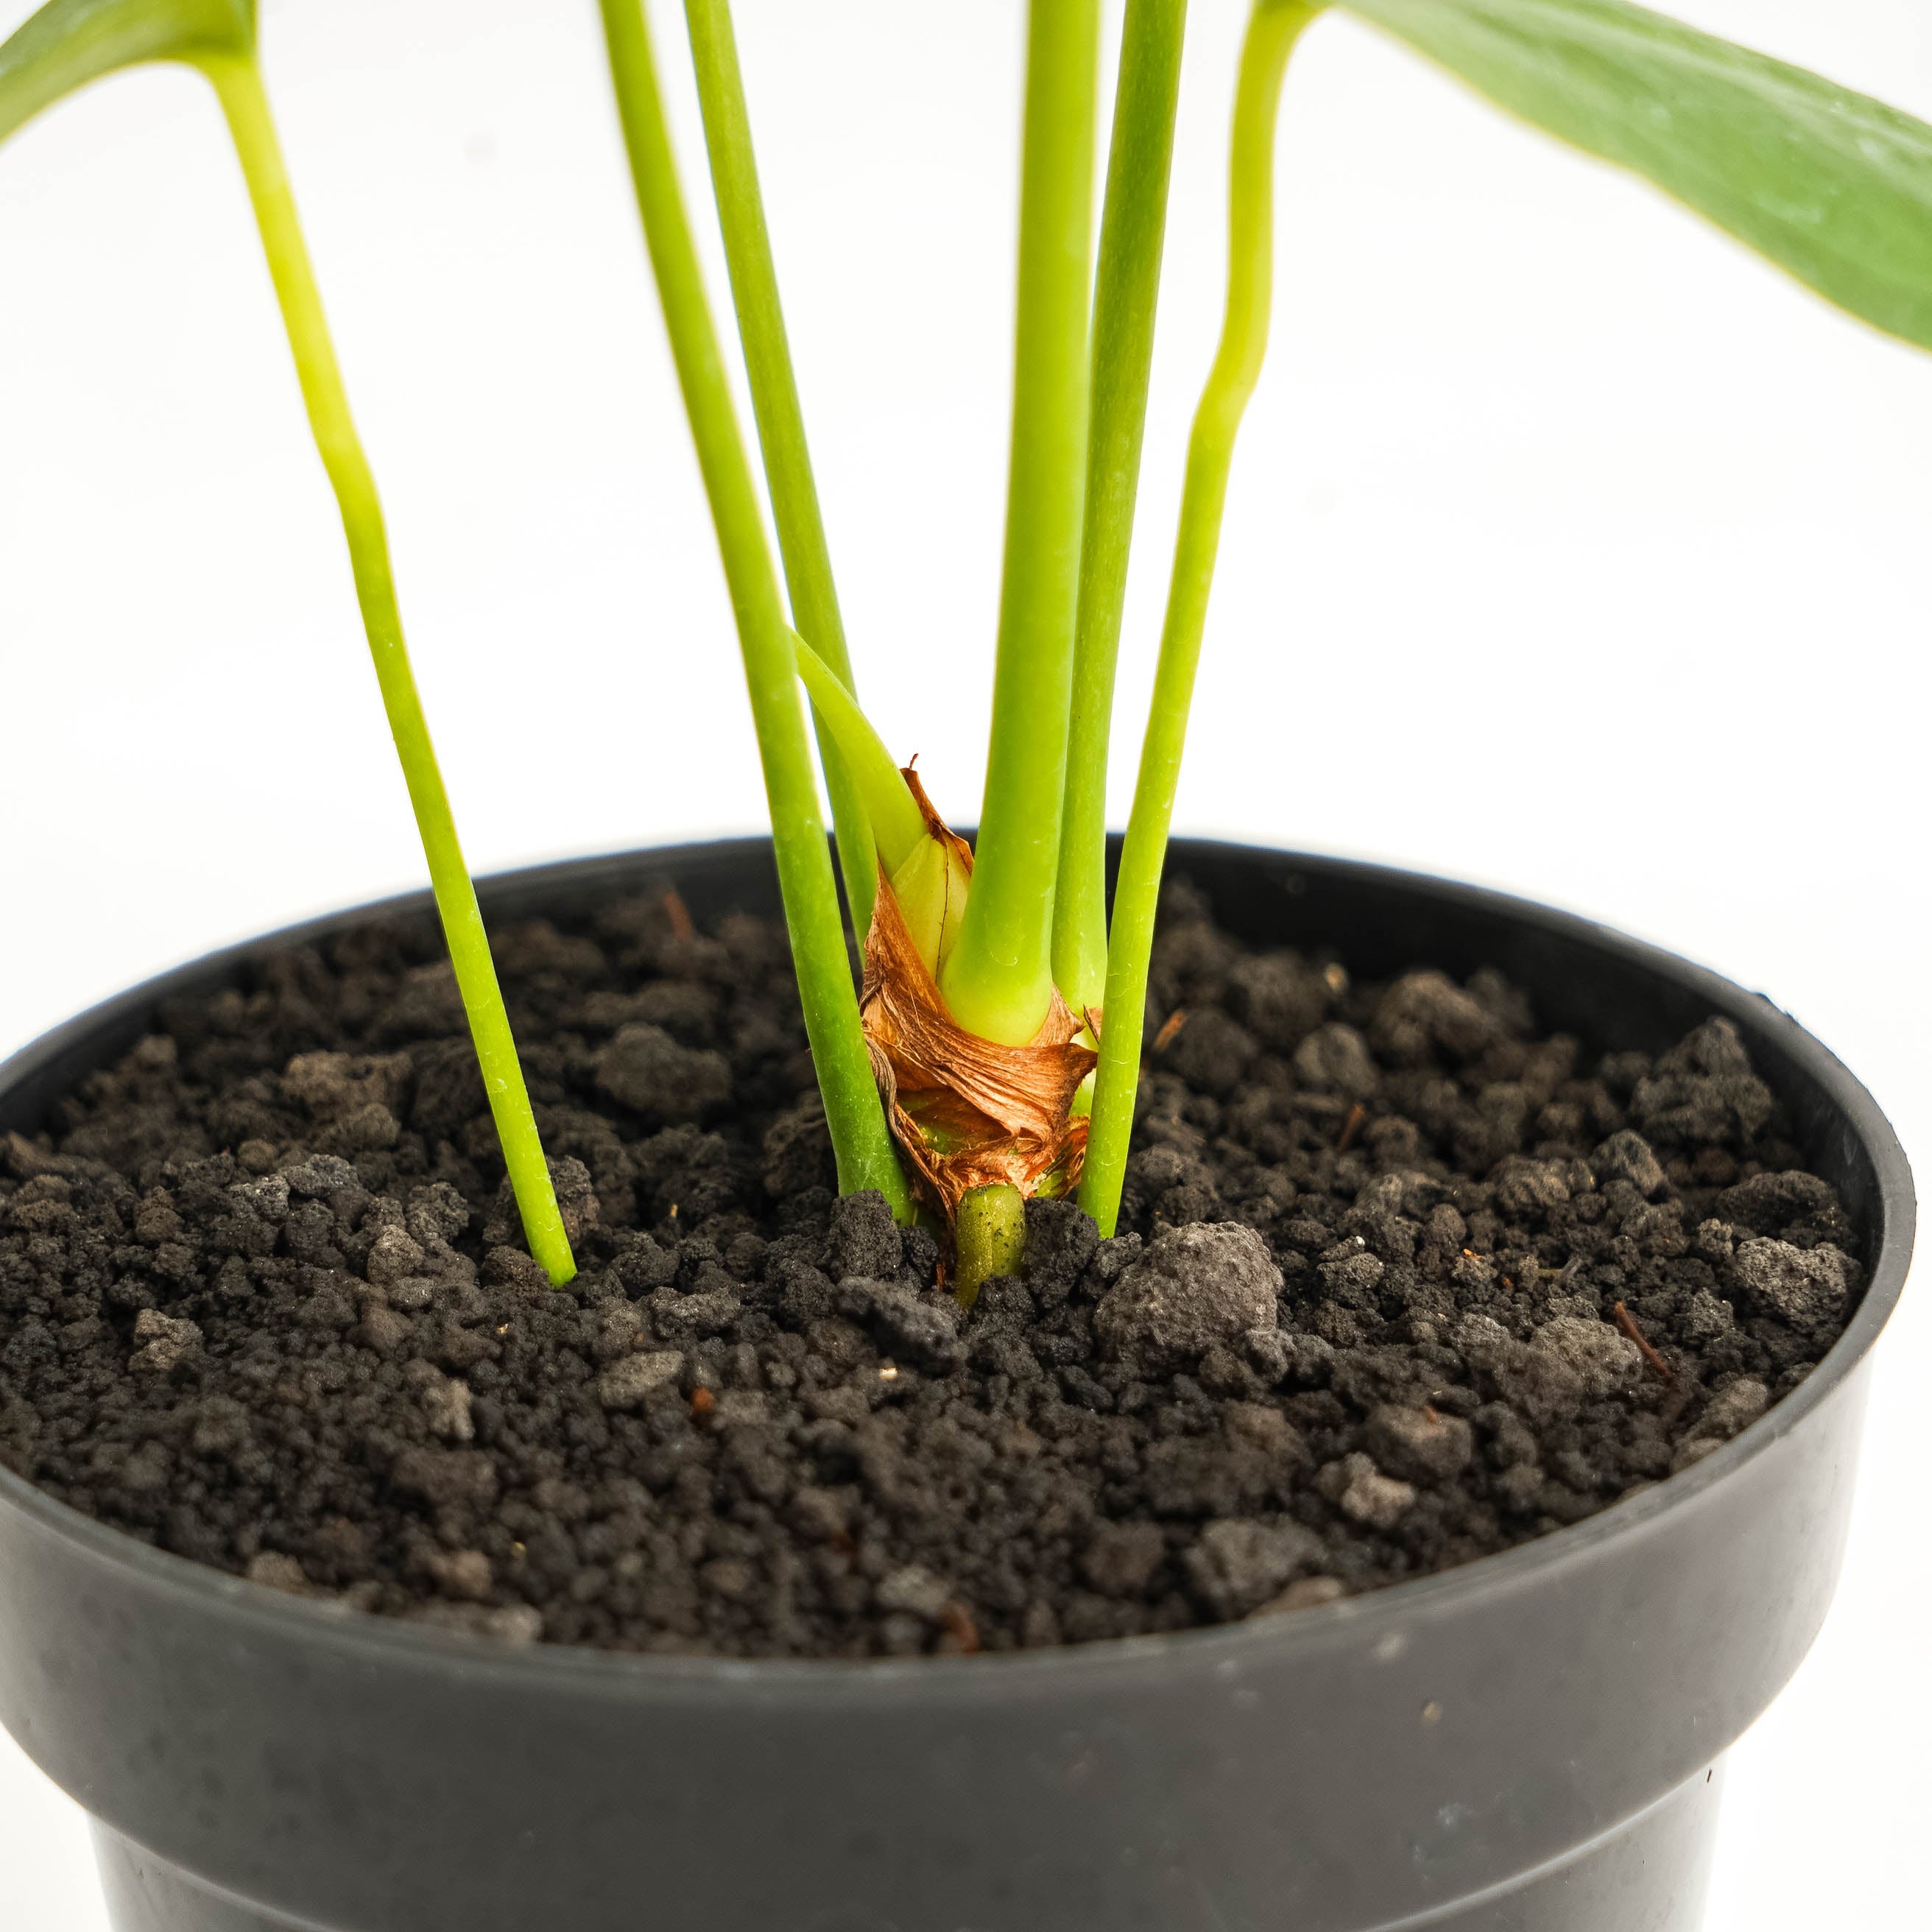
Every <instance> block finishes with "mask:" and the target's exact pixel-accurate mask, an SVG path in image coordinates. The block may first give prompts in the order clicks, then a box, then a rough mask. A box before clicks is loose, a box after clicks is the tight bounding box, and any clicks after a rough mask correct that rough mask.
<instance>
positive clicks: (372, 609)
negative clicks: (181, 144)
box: [197, 55, 577, 1288]
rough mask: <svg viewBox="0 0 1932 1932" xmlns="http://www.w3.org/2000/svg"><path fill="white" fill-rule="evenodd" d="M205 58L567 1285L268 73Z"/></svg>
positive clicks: (443, 881) (506, 1093) (443, 900)
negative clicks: (265, 83) (272, 109)
mask: <svg viewBox="0 0 1932 1932" xmlns="http://www.w3.org/2000/svg"><path fill="white" fill-rule="evenodd" d="M197 65H199V67H200V68H201V70H202V72H203V73H204V74H206V75H207V76H208V80H210V81H211V83H213V85H214V92H215V97H216V98H217V100H219V101H220V103H221V111H222V113H223V115H225V116H226V118H227V121H228V131H229V135H230V136H232V138H233V141H234V143H235V152H236V155H237V157H239V160H240V161H241V163H242V177H243V178H244V179H245V181H247V183H248V199H249V202H250V203H251V205H252V206H253V207H254V211H255V223H256V226H257V228H258V229H260V231H261V236H262V251H263V254H265V255H266V257H268V262H269V275H270V277H271V278H272V280H273V281H274V283H275V299H276V301H277V302H279V303H280V304H281V311H282V321H283V323H284V326H285V327H286V328H287V331H288V338H289V347H290V350H291V351H292V352H293V355H294V357H295V364H296V377H297V378H298V379H299V381H300V383H301V384H302V401H303V403H304V404H305V407H307V409H308V420H309V428H310V429H311V431H312V432H313V433H314V437H315V446H316V448H317V450H318V451H319V452H320V454H321V456H322V466H323V469H325V470H326V472H328V475H329V486H330V487H331V488H332V489H333V490H335V500H336V502H337V503H338V505H339V506H340V508H341V512H342V529H343V535H344V537H345V538H347V541H348V544H349V559H350V565H352V567H353V569H354V571H355V576H356V601H357V603H358V604H360V605H361V607H362V625H363V628H364V629H365V631H367V632H368V638H369V653H370V655H371V658H374V661H375V665H376V682H377V685H379V686H380V688H381V690H382V693H383V709H384V711H385V712H386V713H387V714H388V715H389V730H390V733H391V735H392V736H393V737H394V738H395V741H396V756H397V757H398V759H399V760H401V763H402V767H403V777H404V781H406V782H407V784H408V786H409V790H410V805H411V807H412V808H413V809H414V811H415V813H416V825H417V827H418V829H419V831H420V832H422V844H423V852H424V854H425V856H426V857H427V858H428V860H429V876H430V884H431V887H432V889H434V892H435V894H436V909H437V913H438V914H439V915H440V917H441V919H442V920H443V938H444V940H445V941H446V943H447V944H448V945H449V958H450V963H451V964H452V965H453V966H454V967H455V969H456V984H457V988H458V991H459V992H460V993H461V995H462V996H463V1011H464V1013H466V1015H467V1016H469V1033H470V1037H471V1039H472V1040H473V1041H474V1042H475V1046H476V1059H477V1064H478V1066H479V1067H481V1070H482V1073H483V1088H484V1092H485V1093H486V1094H487V1095H488V1097H489V1100H490V1115H491V1117H492V1118H493V1119H494V1121H496V1135H497V1138H498V1139H499V1141H500V1142H501V1143H502V1149H503V1163H504V1166H505V1167H506V1168H507V1169H508V1170H509V1175H510V1185H511V1187H512V1188H513V1189H514V1190H515V1193H516V1196H517V1211H518V1212H519V1214H520V1215H521V1216H522V1217H523V1234H524V1237H525V1238H526V1240H527V1241H529V1248H530V1253H532V1255H534V1256H535V1257H536V1259H537V1260H538V1262H539V1263H540V1264H541V1265H542V1268H543V1270H544V1273H545V1274H547V1275H548V1276H549V1277H550V1282H551V1285H552V1286H554V1287H559V1288H560V1287H561V1286H562V1285H563V1284H564V1283H565V1282H567V1281H568V1280H570V1279H571V1277H572V1276H573V1275H574V1274H576V1272H577V1264H576V1262H574V1260H573V1259H571V1253H570V1242H569V1240H568V1238H567V1237H566V1236H565V1233H564V1229H563V1217H562V1215H561V1214H559V1212H558V1211H557V1205H556V1190H555V1189H554V1188H553V1187H552V1186H551V1184H550V1168H549V1165H548V1163H547V1162H546V1161H545V1160H544V1151H543V1143H542V1142H541V1139H539V1138H538V1134H537V1124H536V1121H535V1117H534V1116H533V1115H532V1113H531V1112H530V1097H529V1093H528V1091H526V1088H525V1087H524V1085H523V1067H522V1065H521V1064H520V1062H519V1061H518V1060H517V1043H516V1040H515V1039H514V1037H513V1036H512V1035H511V1031H510V1016H509V1015H508V1013H506V1012H505V1010H504V1007H503V994H502V988H501V987H500V986H498V984H497V983H496V962H494V961H493V959H491V958H490V940H489V935H487V933H486V932H484V928H483V913H482V910H481V907H478V904H477V903H476V888H475V886H474V885H473V884H472V883H471V881H470V877H469V868H468V867H467V866H466V865H465V864H464V862H463V847H462V846H461V844H460V843H459V842H458V838H457V835H456V820H455V817H454V816H453V815H452V813H451V811H450V808H449V793H448V791H447V790H445V788H444V786H443V772H442V770H441V769H440V766H438V765H437V759H436V747H435V746H434V744H432V743H431V740H430V735H429V724H428V720H427V719H426V718H425V717H424V715H423V708H422V699H421V698H420V697H419V696H418V695H417V692H416V675H415V673H414V672H413V671H412V670H411V669H410V654H409V647H408V646H407V644H406V643H404V640H403V620H402V613H401V611H400V610H398V607H397V603H396V585H395V577H394V576H393V575H392V573H391V571H390V568H389V534H388V532H387V530H386V528H385V527H384V525H383V506H382V502H381V500H380V498H379V497H378V496H377V493H376V479H375V478H374V475H372V474H371V472H370V469H369V462H368V458H367V457H366V456H365V455H363V453H362V441H361V440H360V438H359V437H357V435H356V424H355V421H354V419H353V418H352V417H351V416H350V413H349V398H348V396H347V394H346V393H345V392H344V389H343V386H342V373H341V370H340V369H339V368H338V366H337V365H336V360H335V344H333V343H332V341H331V340H330V339H329V324H328V321H327V320H326V317H324V315H323V308H322V298H321V296H320V293H319V292H318V291H317V287H316V285H315V275H314V270H313V269H311V267H310V266H309V259H308V247H307V245H306V244H305V242H303V239H302V227H301V224H300V223H299V221H298V220H297V219H296V205H295V198H294V196H293V194H291V193H290V190H289V178H288V172H287V169H286V168H285V167H284V166H283V163H282V151H281V142H279V141H278V139H276V137H275V122H274V121H273V120H272V118H270V115H269V102H268V98H267V96H266V95H265V94H264V93H263V90H262V75H261V70H260V68H259V67H258V66H257V64H256V62H255V59H254V55H247V56H245V57H241V56H233V55H219V56H214V57H211V58H202V60H201V61H199V62H198V63H197Z"/></svg>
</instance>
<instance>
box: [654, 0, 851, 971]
mask: <svg viewBox="0 0 1932 1932" xmlns="http://www.w3.org/2000/svg"><path fill="white" fill-rule="evenodd" d="M684 17H685V21H686V23H688V26H689V28H690V33H691V66H692V68H693V70H694V72H695V73H696V75H697V102H698V106H699V107H700V110H702V112H703V116H704V145H705V148H706V152H707V153H708V154H709V157H710V161H711V187H712V198H713V199H715V201H716V202H717V204H718V227H719V229H720V230H721V233H723V236H724V260H725V265H726V266H727V269H729V270H730V277H731V304H732V307H733V309H734V310H735V311H736V314H737V318H738V339H739V343H740V344H741V345H742V347H743V349H744V352H745V373H746V374H747V375H748V377H750V379H751V410H752V413H753V414H754V416H756V418H757V425H758V446H759V448H760V451H761V452H763V456H764V460H765V483H766V487H767V488H768V489H769V490H770V492H771V499H772V522H773V523H775V524H776V525H777V526H778V555H779V556H780V558H781V560H782V561H783V562H784V574H785V588H786V589H787V591H788V592H790V596H791V608H792V619H793V624H794V625H795V626H796V628H797V630H798V631H799V633H800V634H802V636H804V637H805V638H806V639H808V640H809V642H810V643H811V648H812V649H813V650H814V652H816V653H817V655H818V656H819V658H820V659H821V660H822V661H823V662H824V663H825V664H826V665H827V666H828V667H829V668H830V669H831V670H832V673H833V675H834V676H836V677H837V678H838V681H839V682H840V683H841V684H842V685H844V687H845V688H846V690H847V691H856V690H857V688H858V686H857V685H856V684H855V683H854V682H853V677H852V659H851V656H850V653H849V652H847V649H846V648H845V625H844V619H843V618H841V616H840V615H839V613H838V589H837V586H835V584H834V583H833V581H832V555H831V552H830V551H829V549H828V548H827V547H826V541H825V520H824V518H823V516H822V515H820V512H819V508H818V489H817V484H815V483H814V481H812V475H811V451H810V450H809V449H808V448H807V447H806V444H805V413H804V411H803V410H802V408H801V407H800V406H799V400H798V383H797V380H796V377H794V376H793V373H792V365H791V350H790V345H789V344H788V343H787V341H786V339H785V325H784V308H783V307H782V306H781V304H780V302H779V301H778V274H777V271H776V270H775V269H774V268H773V266H772V244H771V237H770V236H769V233H767V232H766V227H765V205H764V199H763V196H762V195H760V193H759V191H758V164H757V157H756V155H755V154H754V153H753V151H752V148H751V121H750V120H749V118H748V116H747V115H746V113H745V86H744V82H743V80H742V78H741V77H740V76H739V71H738V47H737V42H736V39H735V37H733V34H732V31H731V9H730V5H729V0H685V9H684ZM818 756H819V762H820V763H821V764H822V765H823V766H824V768H825V789H826V791H827V792H828V793H829V794H830V796H831V799H832V826H833V829H835V831H836V832H837V833H838V863H839V869H840V871H841V874H843V875H844V880H845V898H846V902H847V904H849V905H850V907H851V910H852V929H853V932H856V933H858V934H859V935H861V936H863V935H864V933H865V929H866V927H867V926H869V925H871V921H872V894H873V892H874V888H875V885H876V880H875V879H874V874H873V868H872V862H871V853H870V850H869V847H868V839H867V838H866V827H865V812H864V810H863V808H862V804H861V802H860V799H859V793H858V790H857V787H856V785H855V784H854V782H853V778H852V775H851V774H850V772H848V771H847V769H846V768H845V761H844V758H843V757H841V754H840V752H839V749H838V745H837V744H836V742H834V741H833V740H832V739H831V738H829V736H827V733H826V731H825V730H824V729H823V727H821V728H820V731H819V733H818Z"/></svg>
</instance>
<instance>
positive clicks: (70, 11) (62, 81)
mask: <svg viewBox="0 0 1932 1932" xmlns="http://www.w3.org/2000/svg"><path fill="white" fill-rule="evenodd" d="M254 46H255V4H254V0H48V4H47V5H46V6H44V7H42V8H41V9H40V11H39V12H38V13H33V14H30V15H28V17H27V18H26V20H24V21H23V22H22V23H21V24H20V26H19V27H18V28H16V29H15V30H14V31H13V34H10V36H9V37H7V40H5V42H4V43H0V141H4V140H5V139H6V138H7V136H8V135H9V134H10V133H13V130H15V129H16V128H17V127H21V126H23V125H24V124H26V122H27V121H31V119H32V118H34V115H36V114H38V113H40V112H41V110H43V109H44V108H48V107H52V105H53V104H54V103H55V101H58V100H60V99H62V98H63V97H64V96H65V95H69V94H72V93H73V92H74V91H75V90H76V89H79V88H83V87H85V86H86V85H87V84H88V83H89V81H92V80H100V79H101V77H103V76H104V75H106V74H114V73H117V72H118V71H119V70H120V69H121V68H124V67H138V66H139V65H140V64H141V63H142V62H144V61H157V60H186V61H192V60H196V59H199V58H202V57H203V56H205V55H211V54H247V53H250V52H253V51H254Z"/></svg>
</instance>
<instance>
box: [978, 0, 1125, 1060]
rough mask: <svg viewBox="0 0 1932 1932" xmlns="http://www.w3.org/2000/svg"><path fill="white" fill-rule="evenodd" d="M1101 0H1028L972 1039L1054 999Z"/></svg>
mask: <svg viewBox="0 0 1932 1932" xmlns="http://www.w3.org/2000/svg"><path fill="white" fill-rule="evenodd" d="M1099 28H1100V13H1099V8H1098V6H1097V4H1096V0H1033V5H1032V7H1031V13H1030V17H1029V26H1028V45H1027V92H1026V117H1025V127H1026V131H1025V154H1024V157H1023V159H1022V164H1021V170H1020V248H1019V302H1018V316H1017V320H1016V327H1015V331H1014V335H1015V351H1014V364H1013V441H1012V453H1011V458H1010V469H1009V471H1008V474H1007V535H1006V556H1005V563H1004V573H1003V575H1002V577H1001V586H1000V634H999V652H998V663H997V667H996V669H995V673H994V685H993V731H992V744H991V746H990V748H989V751H988V754H987V761H986V794H985V802H984V804H983V806H982V808H981V810H980V836H979V840H978V843H977V847H976V848H975V851H974V873H973V890H972V892H971V896H970V897H969V898H968V900H967V902H966V916H965V922H964V925H963V926H962V929H961V932H960V934H959V943H958V944H957V945H956V947H954V949H953V954H952V957H951V959H950V960H949V961H948V962H947V967H946V970H945V972H944V975H943V977H942V978H941V991H942V992H944V995H945V996H946V1003H947V1006H948V1007H950V1009H951V1010H952V1013H953V1018H954V1019H956V1020H957V1021H958V1022H959V1025H961V1026H962V1027H964V1028H965V1029H966V1030H967V1031H968V1032H969V1033H974V1034H979V1035H980V1037H982V1038H983V1039H986V1040H997V1041H998V1042H1000V1043H1002V1044H1004V1045H1009V1046H1020V1045H1022V1044H1024V1043H1025V1042H1026V1041H1028V1040H1031V1038H1032V1037H1034V1034H1036V1033H1037V1032H1038V1031H1039V1030H1040V1023H1041V1022H1043V1020H1044V1019H1046V1015H1047V1012H1048V1010H1049V1007H1050V1005H1051V1004H1052V998H1053V991H1054V987H1053V972H1052V936H1053V935H1052V927H1053V893H1054V880H1055V874H1056V872H1057V871H1058V867H1059V859H1060V807H1061V793H1062V791H1063V790H1064V788H1065V783H1066V772H1067V706H1068V701H1069V697H1070V692H1071V689H1072V685H1073V620H1074V613H1075V607H1076V600H1077V598H1078V595H1079V572H1080V523H1081V504H1082V496H1083V495H1084V493H1085V476H1086V464H1087V386H1088V347H1087V323H1088V314H1087V309H1088V280H1089V277H1090V275H1091V269H1090V266H1089V259H1088V258H1089V242H1090V239H1091V232H1092V228H1093V200H1094V117H1095V112H1096V110H1095V104H1094V86H1095V80H1096V68H1097V62H1098V58H1099V56H1098V41H1099Z"/></svg>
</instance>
